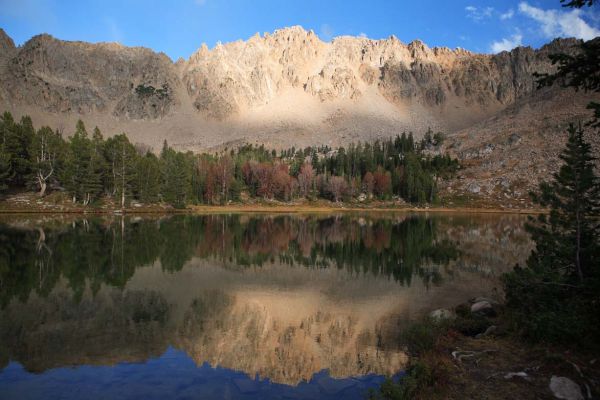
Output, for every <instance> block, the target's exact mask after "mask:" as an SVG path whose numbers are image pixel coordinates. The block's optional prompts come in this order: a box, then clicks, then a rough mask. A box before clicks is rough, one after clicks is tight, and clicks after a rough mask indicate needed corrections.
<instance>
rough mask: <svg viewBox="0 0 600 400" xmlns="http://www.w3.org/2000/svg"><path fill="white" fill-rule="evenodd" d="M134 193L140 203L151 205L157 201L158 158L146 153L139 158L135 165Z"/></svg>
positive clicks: (158, 189)
mask: <svg viewBox="0 0 600 400" xmlns="http://www.w3.org/2000/svg"><path fill="white" fill-rule="evenodd" d="M135 170H136V174H135V192H136V196H137V198H138V199H140V201H142V202H144V203H153V202H156V201H158V199H159V194H160V181H161V174H160V162H159V161H158V158H157V157H156V156H155V155H154V154H152V153H150V152H148V153H147V154H146V155H145V156H143V157H140V158H139V159H138V160H137V163H136V168H135Z"/></svg>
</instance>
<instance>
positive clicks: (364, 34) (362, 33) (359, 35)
mask: <svg viewBox="0 0 600 400" xmlns="http://www.w3.org/2000/svg"><path fill="white" fill-rule="evenodd" d="M358 37H361V38H365V39H366V38H367V37H368V36H367V34H366V33H364V32H361V33H359V34H358Z"/></svg>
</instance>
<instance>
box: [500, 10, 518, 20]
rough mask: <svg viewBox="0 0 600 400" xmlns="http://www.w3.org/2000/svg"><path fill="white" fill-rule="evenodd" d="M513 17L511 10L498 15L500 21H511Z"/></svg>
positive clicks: (513, 11)
mask: <svg viewBox="0 0 600 400" xmlns="http://www.w3.org/2000/svg"><path fill="white" fill-rule="evenodd" d="M514 15H515V10H513V9H512V8H511V9H509V10H508V11H507V12H505V13H503V14H500V19H501V20H506V19H511V18H512V17H514Z"/></svg>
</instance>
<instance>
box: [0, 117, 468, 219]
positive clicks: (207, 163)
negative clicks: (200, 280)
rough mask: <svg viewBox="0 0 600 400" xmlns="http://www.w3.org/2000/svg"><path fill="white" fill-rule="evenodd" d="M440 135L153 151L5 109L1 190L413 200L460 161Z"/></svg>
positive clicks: (217, 198) (80, 196)
mask: <svg viewBox="0 0 600 400" xmlns="http://www.w3.org/2000/svg"><path fill="white" fill-rule="evenodd" d="M442 141H443V135H442V134H441V133H436V134H435V135H434V134H432V132H431V130H428V131H427V132H426V134H425V136H424V138H423V140H421V141H419V142H416V141H415V139H414V137H413V134H412V133H409V134H406V133H402V135H397V136H396V137H395V138H390V139H388V140H383V141H379V140H377V141H374V142H372V143H369V142H366V143H360V142H359V143H351V144H350V145H349V146H348V147H347V148H345V147H339V148H337V149H332V148H330V147H328V146H319V147H306V148H303V149H296V148H293V147H292V148H290V149H286V150H282V151H280V152H279V153H278V152H277V151H275V150H267V149H266V148H265V147H264V146H262V145H261V146H253V145H244V146H241V147H239V148H237V149H231V150H227V149H226V150H224V151H222V152H220V153H215V154H209V153H201V154H194V153H192V152H191V151H188V152H180V151H176V150H174V149H173V148H172V147H170V146H169V145H168V143H167V142H166V141H165V142H164V144H163V147H162V150H161V152H160V153H159V154H158V155H156V154H154V153H153V152H152V151H150V149H149V148H148V147H146V146H143V145H139V144H133V143H131V142H130V141H129V138H128V137H127V135H126V134H119V135H115V136H112V137H110V138H107V139H105V138H104V137H103V135H102V133H101V132H100V129H98V127H95V128H94V129H93V130H92V132H91V134H90V133H88V131H87V129H86V126H85V124H84V123H83V121H81V120H79V121H78V122H77V124H76V127H75V132H74V133H73V134H72V135H71V136H69V137H67V138H65V137H63V133H62V132H61V131H60V130H52V129H51V128H50V127H47V126H44V127H41V128H40V129H38V130H36V129H35V128H34V126H33V123H32V120H31V118H30V117H28V116H23V117H22V118H21V120H20V121H19V122H16V121H15V120H14V119H13V116H12V115H11V114H10V113H9V112H5V113H4V114H3V115H2V117H0V191H7V190H36V191H37V192H38V193H39V195H40V196H44V195H45V194H46V193H48V192H49V191H63V192H66V193H68V195H69V197H70V198H71V199H72V202H73V203H77V204H82V205H84V206H87V205H90V204H94V203H97V202H98V201H100V200H101V199H103V198H110V199H111V200H112V201H113V202H114V203H115V204H116V205H118V206H120V207H122V208H123V207H125V206H127V205H128V204H129V203H130V202H131V201H132V200H135V201H138V202H141V203H145V204H151V203H157V202H165V203H168V204H171V205H173V206H174V207H185V206H186V205H187V204H199V203H203V204H225V203H227V202H229V201H243V200H245V199H246V198H248V197H251V198H263V199H270V200H273V199H277V200H281V201H290V200H292V199H295V198H308V199H317V198H323V199H329V200H332V201H336V202H338V201H342V200H345V201H348V200H353V199H356V198H361V197H362V198H363V199H364V200H366V199H370V198H377V199H382V200H385V199H391V198H393V197H400V198H403V199H404V200H406V201H408V202H412V203H431V202H434V201H436V199H437V184H438V181H439V179H447V178H449V177H451V176H452V175H453V174H454V173H455V172H456V170H457V169H458V168H459V164H458V161H457V160H456V159H451V158H450V157H449V156H448V155H440V154H435V155H432V153H436V152H435V151H431V150H432V149H433V150H435V148H436V147H437V146H438V145H439V144H440V143H441V142H442Z"/></svg>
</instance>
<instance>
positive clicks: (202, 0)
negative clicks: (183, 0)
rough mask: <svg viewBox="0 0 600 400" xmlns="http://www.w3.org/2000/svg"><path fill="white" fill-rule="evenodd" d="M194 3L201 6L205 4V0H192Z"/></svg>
mask: <svg viewBox="0 0 600 400" xmlns="http://www.w3.org/2000/svg"><path fill="white" fill-rule="evenodd" d="M194 3H196V5H198V6H203V5H205V4H206V0H194Z"/></svg>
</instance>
